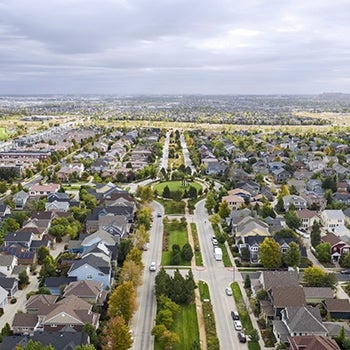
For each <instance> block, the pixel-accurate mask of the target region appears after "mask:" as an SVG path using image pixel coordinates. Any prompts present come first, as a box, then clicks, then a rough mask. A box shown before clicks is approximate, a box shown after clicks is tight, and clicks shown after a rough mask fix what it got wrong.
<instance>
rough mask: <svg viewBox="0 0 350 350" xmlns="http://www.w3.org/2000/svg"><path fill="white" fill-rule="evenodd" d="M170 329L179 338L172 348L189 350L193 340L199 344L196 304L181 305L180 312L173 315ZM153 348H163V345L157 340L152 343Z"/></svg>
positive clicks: (155, 349) (159, 349) (158, 349)
mask: <svg viewBox="0 0 350 350" xmlns="http://www.w3.org/2000/svg"><path fill="white" fill-rule="evenodd" d="M171 331H173V332H174V333H176V334H177V335H178V336H179V338H180V342H179V344H177V345H175V346H174V347H173V348H172V349H173V350H190V349H191V346H192V344H193V343H194V342H197V343H198V344H199V330H198V320H197V311H196V305H195V304H190V305H181V310H180V313H179V314H178V315H177V316H175V319H174V323H173V325H172V326H171ZM154 350H165V346H162V345H160V344H159V343H158V342H157V341H156V342H155V344H154Z"/></svg>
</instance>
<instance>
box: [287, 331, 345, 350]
mask: <svg viewBox="0 0 350 350" xmlns="http://www.w3.org/2000/svg"><path fill="white" fill-rule="evenodd" d="M289 344H290V347H291V350H340V348H339V346H338V344H337V342H336V341H335V340H334V339H331V338H328V337H324V336H320V335H303V336H293V337H289Z"/></svg>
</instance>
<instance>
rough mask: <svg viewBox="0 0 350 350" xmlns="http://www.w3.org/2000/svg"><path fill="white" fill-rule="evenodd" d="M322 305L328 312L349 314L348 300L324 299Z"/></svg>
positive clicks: (349, 305)
mask: <svg viewBox="0 0 350 350" xmlns="http://www.w3.org/2000/svg"><path fill="white" fill-rule="evenodd" d="M324 304H325V306H326V309H327V311H329V312H350V302H349V299H333V298H332V299H331V298H330V299H325V301H324Z"/></svg>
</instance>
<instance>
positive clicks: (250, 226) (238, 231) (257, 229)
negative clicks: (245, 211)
mask: <svg viewBox="0 0 350 350" xmlns="http://www.w3.org/2000/svg"><path fill="white" fill-rule="evenodd" d="M232 229H233V233H234V234H235V235H236V241H238V240H239V239H240V238H243V237H246V236H256V235H258V236H265V237H269V236H270V232H269V225H268V224H267V223H266V222H263V221H261V220H259V219H256V218H253V217H251V216H246V217H244V218H242V219H241V218H238V221H237V223H234V222H232Z"/></svg>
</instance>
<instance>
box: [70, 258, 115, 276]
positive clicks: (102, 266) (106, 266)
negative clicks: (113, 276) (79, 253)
mask: <svg viewBox="0 0 350 350" xmlns="http://www.w3.org/2000/svg"><path fill="white" fill-rule="evenodd" d="M85 264H86V265H90V266H91V267H93V268H95V269H97V270H100V271H101V272H102V273H104V274H109V273H110V271H111V264H110V263H109V262H108V261H106V260H104V259H102V258H101V257H98V256H95V255H93V254H89V255H87V256H85V257H84V258H81V259H80V260H76V261H74V263H73V264H72V266H71V268H70V269H69V271H68V273H70V272H72V271H74V270H77V269H78V268H80V267H81V266H84V265H85Z"/></svg>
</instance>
